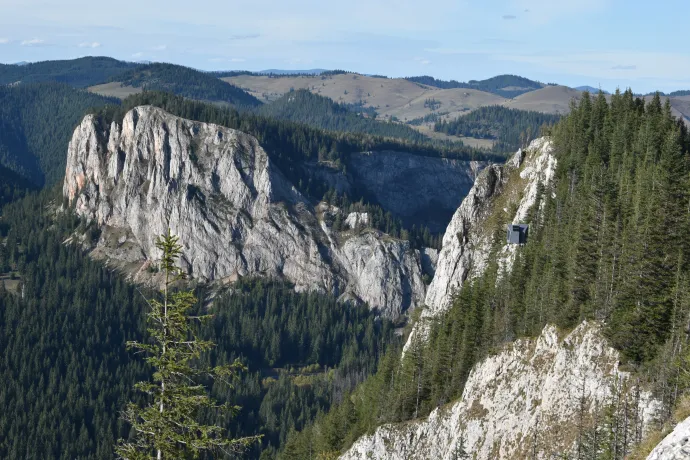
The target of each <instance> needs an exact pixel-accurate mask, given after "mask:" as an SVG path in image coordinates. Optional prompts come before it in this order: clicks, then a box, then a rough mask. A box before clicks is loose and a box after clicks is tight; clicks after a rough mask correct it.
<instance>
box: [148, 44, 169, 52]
mask: <svg viewBox="0 0 690 460" xmlns="http://www.w3.org/2000/svg"><path fill="white" fill-rule="evenodd" d="M167 48H168V45H158V46H154V47H153V48H151V49H152V50H153V51H165V50H166V49H167Z"/></svg>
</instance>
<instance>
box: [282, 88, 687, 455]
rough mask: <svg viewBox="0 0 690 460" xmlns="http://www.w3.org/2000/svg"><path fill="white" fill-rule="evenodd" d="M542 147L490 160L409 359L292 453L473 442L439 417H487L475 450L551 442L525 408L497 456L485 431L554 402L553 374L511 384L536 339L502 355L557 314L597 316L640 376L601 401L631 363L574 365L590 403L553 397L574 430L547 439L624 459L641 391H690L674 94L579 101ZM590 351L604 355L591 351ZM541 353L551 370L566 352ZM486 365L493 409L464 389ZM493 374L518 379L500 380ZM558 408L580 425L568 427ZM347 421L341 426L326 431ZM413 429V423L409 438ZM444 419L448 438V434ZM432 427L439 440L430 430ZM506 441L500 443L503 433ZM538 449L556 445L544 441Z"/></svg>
mask: <svg viewBox="0 0 690 460" xmlns="http://www.w3.org/2000/svg"><path fill="white" fill-rule="evenodd" d="M537 144H538V145H539V147H538V149H537V151H541V153H540V154H538V155H535V154H534V152H529V151H528V152H527V153H526V154H524V153H523V152H519V153H518V154H516V157H515V158H514V159H513V160H511V162H509V163H508V164H507V165H506V166H505V167H497V166H491V167H488V168H487V169H486V170H485V171H484V172H482V173H481V174H480V176H479V178H478V179H477V182H476V184H475V188H474V190H473V191H471V192H470V194H469V195H468V196H467V197H466V199H465V200H464V201H463V204H462V205H461V207H460V209H459V210H458V213H456V216H455V218H454V219H453V221H452V223H451V224H450V225H449V227H448V228H447V231H446V234H445V236H444V241H443V248H442V250H441V254H440V255H439V260H438V265H437V267H436V272H435V275H434V280H433V281H432V284H431V286H430V287H429V289H428V294H427V299H426V302H425V303H426V304H427V305H429V306H430V308H429V309H427V310H423V311H422V313H421V316H422V317H423V320H422V321H421V322H419V323H417V324H418V326H417V327H416V328H415V329H413V331H412V333H411V334H410V336H409V339H408V343H407V346H406V348H405V352H404V354H403V356H402V359H401V357H400V355H395V356H392V357H389V358H387V360H385V361H384V364H383V365H382V367H381V368H380V370H379V371H378V373H377V374H376V375H375V376H373V377H371V378H369V379H367V381H365V382H364V383H363V384H362V385H361V386H359V387H358V388H357V389H356V390H355V391H353V392H352V394H351V395H350V398H349V399H347V400H346V401H344V402H343V403H342V404H341V405H339V406H338V408H336V409H333V410H331V412H329V414H328V415H326V416H325V417H324V418H323V419H321V420H319V421H317V422H316V423H315V424H314V425H313V426H311V427H308V428H306V429H305V430H304V431H303V432H302V433H301V434H299V435H297V436H294V437H292V438H291V440H290V441H289V442H288V444H287V445H286V448H285V454H284V458H300V457H299V454H300V453H301V454H304V452H305V451H304V450H303V449H304V447H305V446H306V447H308V446H318V450H319V452H322V453H327V454H334V453H335V454H340V453H343V452H345V451H346V450H347V449H348V448H349V447H351V443H352V442H353V440H355V439H357V438H358V437H360V436H365V437H364V438H362V439H363V441H362V443H363V444H364V445H369V446H372V444H371V443H370V442H369V441H372V442H373V443H374V444H376V445H375V446H373V447H375V450H374V452H372V455H376V453H377V452H379V453H381V455H384V454H383V453H385V455H386V456H385V457H384V458H405V456H406V455H407V453H409V452H412V455H420V452H418V451H415V450H410V449H415V448H416V447H415V446H416V445H419V446H420V447H421V448H422V449H426V450H423V451H421V456H422V458H423V457H424V456H426V455H429V456H431V457H434V456H435V454H438V455H444V456H448V455H450V454H451V448H452V447H453V446H454V445H455V443H457V441H458V439H457V438H455V439H454V438H453V436H454V435H455V433H456V432H455V431H452V430H449V429H447V428H444V427H443V426H442V423H437V421H438V420H441V421H444V420H445V421H448V422H449V423H451V424H452V423H458V425H457V426H460V427H461V425H462V423H463V422H464V423H467V422H466V420H467V418H468V417H469V418H471V419H473V420H477V422H476V425H475V427H476V426H480V425H482V426H484V428H482V429H481V430H479V432H478V434H477V433H475V434H473V435H472V436H473V438H472V439H473V441H471V442H473V448H475V449H477V452H469V453H470V455H472V454H473V453H477V454H478V455H479V454H481V455H480V457H479V458H514V457H513V454H516V455H517V456H518V457H520V455H519V451H518V450H516V449H519V448H520V446H523V445H525V444H526V445H531V446H535V445H536V446H538V448H539V449H541V448H542V445H541V444H539V443H536V442H534V441H533V440H528V439H523V438H522V437H521V434H522V433H521V430H520V428H521V427H522V425H524V428H526V429H527V430H530V429H533V427H535V426H536V425H533V424H532V423H533V422H534V420H532V421H529V420H525V419H524V418H523V419H521V421H520V422H518V424H519V425H521V426H518V427H516V425H515V424H510V426H507V427H505V428H506V430H508V431H506V432H507V433H509V434H510V436H511V437H512V436H513V434H514V435H515V436H516V437H515V438H514V439H515V442H513V443H507V444H505V445H500V444H499V445H498V446H497V451H495V452H493V451H491V450H489V451H487V450H486V449H487V448H488V449H491V446H488V447H487V446H484V445H482V444H481V443H479V444H477V440H481V439H484V438H486V437H487V436H488V433H489V432H490V430H492V424H491V421H493V420H496V421H497V423H499V422H500V423H502V422H503V421H506V422H508V421H509V420H511V419H512V417H513V415H511V414H510V413H511V411H515V412H514V414H518V413H520V414H524V413H525V411H527V410H533V409H532V408H530V407H525V406H524V405H523V404H527V403H528V402H530V401H532V402H533V403H534V404H532V406H533V407H535V408H537V407H538V406H540V405H542V404H544V401H540V400H539V397H538V396H536V395H539V393H540V391H541V389H542V388H543V387H549V386H550V385H551V383H552V382H550V381H549V378H550V377H545V378H546V380H544V379H536V380H534V381H532V383H530V384H529V385H528V387H527V388H525V390H524V395H523V394H519V395H517V396H516V395H515V394H513V393H511V390H512V389H513V388H515V387H517V388H519V381H520V380H519V379H520V378H519V374H520V373H521V372H522V371H520V372H518V376H516V378H517V380H512V379H508V381H506V382H504V381H503V376H504V374H506V373H508V374H510V373H511V371H512V370H519V369H520V366H522V364H524V360H523V359H522V357H521V355H522V351H515V352H513V353H514V355H511V352H509V353H508V355H511V356H514V359H515V360H516V362H515V366H513V365H510V366H509V365H508V364H507V363H506V365H499V366H497V367H494V366H493V364H492V363H494V362H495V361H494V359H495V358H496V356H498V360H499V361H502V360H503V357H502V356H504V355H502V354H501V353H500V350H504V349H506V348H505V347H506V346H508V347H510V345H509V344H511V343H514V342H515V341H516V340H518V342H517V344H524V343H525V341H524V340H523V339H521V338H524V337H535V336H537V335H539V334H540V333H541V332H542V331H544V327H545V326H547V325H554V326H556V327H557V328H558V330H559V331H563V332H564V333H568V331H576V332H577V331H578V329H579V327H580V325H582V323H583V321H587V322H592V321H594V322H595V324H597V326H596V327H597V328H598V329H600V331H601V333H603V337H605V339H606V343H607V345H606V346H607V347H609V346H610V347H611V348H613V349H615V350H617V354H618V355H617V356H619V357H620V358H616V359H615V360H614V362H618V361H620V363H618V364H619V365H621V363H622V364H623V365H625V368H623V367H621V369H620V370H621V371H623V369H625V371H626V372H625V374H621V375H620V376H621V377H623V376H625V375H630V376H631V377H632V379H629V380H619V383H618V384H617V385H618V386H617V387H615V389H612V391H611V393H609V394H610V395H611V396H612V397H610V398H608V401H607V402H606V403H605V404H599V405H597V404H592V403H593V400H591V399H590V397H591V394H590V392H589V389H588V388H589V387H588V386H589V385H591V384H595V385H596V386H598V387H599V388H606V387H608V386H609V383H607V382H611V380H610V378H612V377H613V378H614V381H615V377H616V374H617V373H616V372H612V373H609V372H611V371H612V370H615V369H611V367H610V366H607V365H604V366H603V368H601V369H599V368H597V370H598V371H602V372H603V374H601V375H608V377H606V378H605V379H604V380H598V379H599V378H598V377H597V378H596V380H597V382H596V383H595V382H590V381H589V377H591V375H588V374H586V373H585V371H584V370H580V371H578V372H577V373H575V374H571V369H572V368H579V366H570V365H567V366H563V367H561V368H560V369H561V371H560V372H561V373H560V374H559V377H558V379H557V380H559V381H564V379H565V381H567V382H568V385H573V386H574V385H577V383H576V382H578V381H579V380H580V379H581V378H583V376H586V378H584V379H583V381H580V385H582V386H580V387H579V388H580V391H581V393H580V398H581V399H580V400H581V401H582V404H581V405H578V404H573V402H574V401H576V400H575V399H571V400H570V402H567V403H564V405H563V407H562V409H564V410H565V409H567V413H560V412H559V411H560V410H561V407H559V406H558V405H557V406H554V410H555V411H556V412H555V414H559V415H558V417H556V418H555V420H556V421H554V422H553V423H552V419H553V417H552V415H553V413H552V414H550V415H549V414H548V413H547V414H544V415H545V417H544V418H540V419H539V425H538V426H539V428H538V430H539V431H541V432H542V433H545V434H546V435H547V439H548V436H550V435H559V433H560V434H562V435H567V436H569V440H568V439H567V438H566V437H562V438H561V439H560V440H559V439H554V440H550V441H548V442H547V443H546V444H545V446H546V447H549V448H550V449H551V448H552V449H553V450H556V451H557V453H559V454H560V455H568V456H573V455H576V456H579V457H580V458H582V456H583V452H584V453H585V454H584V456H585V458H597V456H598V455H599V454H601V453H605V452H609V453H611V452H615V455H613V454H612V457H611V458H616V459H622V458H624V457H625V456H626V455H628V454H630V453H631V451H632V450H633V448H634V446H635V445H636V444H637V443H639V442H640V441H641V440H642V437H643V433H644V431H645V430H643V429H642V427H643V426H644V424H643V423H641V422H640V417H641V414H643V413H645V410H647V409H645V408H644V407H642V406H637V405H635V404H633V405H631V404H630V403H628V402H623V401H626V400H627V401H629V399H627V398H628V397H630V398H632V400H633V401H642V399H643V398H641V397H638V395H642V394H643V392H645V391H646V392H651V393H653V394H654V395H655V398H656V399H657V400H658V404H655V405H656V406H657V407H658V408H660V410H658V411H657V414H656V415H658V416H659V417H661V418H662V421H663V419H664V418H665V417H667V416H668V414H670V413H672V411H673V410H672V409H673V407H674V405H675V404H676V402H677V401H678V398H680V397H681V396H682V395H683V394H686V393H687V392H689V391H690V382H688V381H687V380H686V379H685V378H682V377H680V375H681V374H683V373H684V372H685V366H686V363H687V362H688V360H689V359H690V354H688V351H687V350H688V338H687V334H686V331H685V329H686V328H685V325H686V322H685V321H686V318H687V317H688V315H689V314H690V283H689V281H688V280H690V276H689V275H688V274H689V273H690V263H689V262H688V259H687V256H686V254H689V253H690V252H689V250H688V248H687V245H688V241H689V240H690V239H689V238H688V228H690V225H689V223H688V219H689V218H690V216H689V215H688V214H687V213H686V212H685V211H684V210H685V209H686V205H687V202H688V197H690V188H689V186H688V182H687V177H688V168H689V165H690V164H689V163H688V162H687V158H688V155H689V154H690V134H689V133H688V130H687V128H686V127H685V124H684V123H683V122H682V121H681V120H677V119H674V118H673V116H672V112H671V106H670V104H667V105H664V104H662V101H661V99H660V98H659V97H654V98H652V100H651V101H650V102H649V103H647V104H645V103H644V102H643V101H642V100H641V99H636V98H635V97H634V96H633V94H632V92H631V91H627V92H625V93H623V94H615V95H612V96H611V100H610V103H609V102H607V98H606V97H605V96H604V95H599V96H597V97H596V98H591V97H590V96H589V95H588V94H586V93H584V94H583V96H582V99H581V101H580V103H579V104H578V105H576V106H575V107H574V110H573V112H571V113H570V115H568V116H567V117H565V118H564V119H562V120H561V121H560V122H559V123H558V124H557V125H556V126H555V127H554V128H553V130H552V137H551V138H549V139H541V140H539V141H538V142H537ZM535 147H536V146H535ZM523 158H524V160H523ZM510 223H521V224H529V236H528V238H527V242H526V244H524V245H520V246H518V245H514V244H507V242H506V226H507V225H508V224H510ZM576 332H573V334H574V333H576ZM601 333H598V335H599V337H600V340H598V342H599V343H600V344H601V343H603V338H601V336H602V334H601ZM547 335H552V334H547ZM552 337H553V335H552ZM548 341H549V342H551V343H552V344H553V346H551V347H549V348H551V349H555V347H560V345H557V343H558V341H554V340H551V339H549V340H548ZM516 346H517V345H516ZM564 348H565V349H566V353H565V354H566V355H570V352H571V351H572V350H573V349H574V348H573V346H572V343H571V344H567V346H565V347H564ZM594 349H595V350H601V349H602V348H601V347H600V346H595V347H594ZM509 350H510V348H509ZM578 353H579V352H578ZM528 356H529V355H528ZM570 358H573V359H576V360H578V359H579V358H578V357H577V355H575V356H570ZM556 361H558V360H556ZM583 363H586V364H585V366H589V367H591V363H589V361H588V359H587V358H585V359H584V360H583ZM535 364H536V367H538V368H541V367H542V366H546V367H549V366H551V361H550V360H546V361H543V360H536V362H535ZM485 365H486V366H488V367H487V368H486V369H489V371H488V372H487V373H486V375H485V380H482V382H483V383H482V384H481V385H475V384H473V386H472V388H479V389H480V390H478V391H481V394H482V395H483V394H484V393H486V394H487V396H488V397H487V399H486V400H485V401H484V400H483V401H481V406H480V405H474V404H470V403H471V401H469V400H468V401H463V399H462V398H463V391H464V388H467V387H466V385H468V384H470V383H472V382H473V380H471V379H472V378H473V376H476V375H477V374H476V373H477V372H480V371H479V370H481V369H485V368H484V366H485ZM523 369H524V368H523ZM536 371H537V370H535V372H536ZM526 372H527V374H530V373H531V371H526ZM626 382H627V383H626ZM494 385H497V386H498V388H503V389H502V390H501V391H496V392H494ZM563 385H566V384H565V383H563ZM583 387H584V388H585V389H584V395H583V393H582V391H583V390H582V388H583ZM572 388H573V387H571V390H570V393H571V394H572V393H573V391H572ZM575 388H577V387H575ZM631 390H632V392H630V391H631ZM477 394H479V393H477ZM625 394H627V395H628V396H626V398H625V399H624V398H622V396H623V395H625ZM545 396H547V395H545ZM532 398H534V399H532ZM474 400H475V401H476V400H477V399H476V398H475V399H474ZM504 402H508V404H507V406H503V407H504V408H506V409H507V412H506V411H505V410H502V412H500V413H499V414H497V415H496V418H494V415H491V410H490V408H491V407H502V404H503V403H504ZM449 403H452V404H453V406H452V407H453V408H454V409H453V410H455V408H460V407H466V408H469V410H465V409H463V410H462V411H459V412H457V411H456V412H455V413H454V414H455V415H453V416H451V417H450V418H448V416H447V415H444V412H443V411H437V412H434V411H435V410H436V409H437V408H438V407H442V406H445V405H447V404H449ZM473 406H474V407H473ZM582 407H587V410H586V411H585V410H583V409H579V408H582ZM650 407H651V406H650ZM537 410H538V409H537ZM487 411H488V412H487ZM584 412H586V414H587V415H584ZM431 413H434V414H436V415H434V416H433V418H432V419H430V420H429V421H428V422H427V421H425V420H424V419H423V418H422V417H425V416H426V415H428V414H431ZM445 414H447V413H445ZM463 414H466V415H467V416H468V417H465V416H464V415H463ZM440 417H443V418H442V419H441V418H440ZM453 417H455V418H453ZM486 417H488V420H489V422H488V423H486ZM453 420H455V422H454V421H453ZM559 420H566V421H570V422H568V423H571V424H569V425H566V426H565V432H564V431H563V430H562V427H563V426H564V425H563V423H562V422H561V421H559ZM458 421H459V422H458ZM578 421H579V422H578ZM631 421H632V423H631ZM390 422H395V423H396V425H394V426H393V428H392V429H390V430H389V428H384V429H382V430H381V432H380V433H379V434H380V436H378V437H377V438H375V439H372V438H367V437H366V436H367V433H369V434H371V433H372V432H374V430H375V428H376V427H377V426H380V425H382V424H386V423H390ZM399 422H405V423H404V424H398V423H399ZM573 422H574V424H573ZM535 423H536V422H535ZM645 423H646V422H645ZM531 427H532V428H531ZM451 428H452V427H451ZM461 429H463V430H464V428H462V427H461ZM487 430H489V431H487ZM573 430H575V434H576V436H574V437H573V436H572V431H573ZM334 431H335V432H336V433H338V435H337V436H332V437H329V436H328V435H324V434H327V433H333V432H334ZM398 431H402V432H403V433H404V434H405V435H404V436H402V437H400V438H397V437H396V436H397V434H396V433H397V432H398ZM437 431H440V432H441V433H447V434H448V435H449V436H448V437H444V436H440V437H434V436H435V435H436V432H437ZM467 433H468V432H466V434H467ZM417 434H420V435H424V434H427V435H428V436H429V437H431V440H430V441H427V440H424V439H421V436H420V439H418V438H415V436H416V435H417ZM494 439H495V440H497V442H499V443H500V440H499V439H498V435H497V437H496V438H494ZM396 440H400V444H399V447H400V448H399V449H397V448H396V444H395V443H394V441H396ZM573 440H575V442H572V441H573ZM465 441H466V442H470V440H469V439H465ZM530 441H531V442H530ZM355 445H357V444H355ZM499 447H500V450H499ZM503 447H505V448H506V449H503ZM362 452H363V453H364V454H366V453H367V449H364V450H360V453H362ZM487 452H489V453H488V454H487ZM455 453H457V452H455ZM537 454H538V455H537V458H546V457H547V453H546V452H544V451H537ZM532 455H534V452H532ZM450 458H453V457H452V456H451V457H450Z"/></svg>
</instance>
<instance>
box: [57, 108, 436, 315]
mask: <svg viewBox="0 0 690 460" xmlns="http://www.w3.org/2000/svg"><path fill="white" fill-rule="evenodd" d="M63 193H64V196H65V197H67V198H68V199H69V201H70V203H76V211H77V213H78V214H79V215H82V216H84V217H86V218H87V219H89V220H92V221H95V222H96V223H97V224H98V225H99V226H100V227H101V229H102V230H103V231H102V235H101V237H100V239H99V241H98V242H97V245H96V248H95V250H94V252H93V254H94V255H95V256H99V257H103V258H106V259H108V260H110V261H112V262H116V263H118V264H119V265H120V266H122V267H124V268H126V269H127V270H128V271H130V272H132V273H135V275H134V276H135V278H136V279H143V278H145V277H146V271H145V270H144V268H146V267H147V266H148V264H150V262H151V261H152V260H156V259H157V258H158V257H160V254H159V253H158V250H157V249H156V248H155V245H154V240H155V235H159V234H161V233H164V232H165V231H167V229H168V228H170V229H171V231H172V233H173V234H175V235H178V236H179V237H180V239H181V241H182V242H183V244H184V249H183V257H182V260H181V263H182V264H183V267H184V268H185V269H186V270H187V271H188V272H189V273H190V274H191V275H192V276H193V277H195V278H197V279H200V280H203V281H211V280H222V281H232V280H235V279H237V278H239V277H244V276H266V277H273V278H278V279H285V280H288V281H290V282H292V283H294V284H295V287H296V289H297V290H317V291H322V292H330V293H333V294H335V295H338V296H345V297H351V298H356V299H360V300H362V301H364V302H368V303H369V305H370V306H371V307H373V308H378V309H380V310H381V311H382V312H383V313H384V314H386V315H389V316H397V315H398V314H400V313H401V312H404V311H405V310H407V309H410V308H414V307H416V306H417V305H418V304H420V303H421V302H422V301H423V299H424V294H425V287H424V284H423V282H422V271H421V265H420V256H419V253H418V252H417V251H414V250H412V249H411V248H410V247H409V243H407V242H405V241H400V240H395V239H393V238H391V237H389V236H387V235H383V234H381V233H380V232H373V231H372V232H363V233H362V234H360V235H356V236H353V235H340V236H339V237H338V238H335V237H333V236H332V235H330V231H329V229H328V227H327V225H326V224H325V223H324V222H323V221H322V220H320V219H319V218H318V217H317V214H316V213H315V211H314V209H313V208H312V207H311V205H310V204H309V202H308V201H307V200H306V199H305V198H304V197H303V196H302V195H301V194H300V193H299V192H298V191H297V190H296V189H295V188H294V187H293V186H292V184H290V183H289V182H288V181H287V180H286V179H285V177H284V176H283V175H282V173H281V172H280V171H279V170H278V169H277V168H275V167H274V166H273V165H272V163H271V161H270V160H269V158H268V156H267V155H266V152H265V151H264V150H263V149H262V148H261V146H260V145H259V144H258V142H257V140H256V139H255V138H254V137H252V136H249V135H247V134H244V133H242V132H239V131H236V130H232V129H228V128H224V127H220V126H217V125H213V124H205V123H198V122H194V121H190V120H184V119H181V118H178V117H175V116H172V115H170V114H168V113H166V112H164V111H163V110H161V109H158V108H154V107H149V106H146V107H137V108H135V109H133V110H131V111H130V112H128V113H127V114H126V115H125V117H124V119H123V122H122V126H118V125H117V124H115V123H113V124H112V125H111V126H110V127H109V129H105V130H104V129H102V128H99V127H98V126H97V123H96V120H95V119H94V117H93V116H87V117H85V118H84V120H83V121H82V123H81V124H80V125H79V127H77V129H76V130H75V132H74V135H73V137H72V141H71V142H70V145H69V150H68V158H67V169H66V177H65V182H64V186H63Z"/></svg>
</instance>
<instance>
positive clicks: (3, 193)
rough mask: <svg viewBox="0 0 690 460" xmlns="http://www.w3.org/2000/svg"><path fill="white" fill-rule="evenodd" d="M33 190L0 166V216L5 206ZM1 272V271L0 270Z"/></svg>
mask: <svg viewBox="0 0 690 460" xmlns="http://www.w3.org/2000/svg"><path fill="white" fill-rule="evenodd" d="M35 189H36V186H35V185H34V184H32V183H31V182H29V181H28V180H27V179H25V178H24V177H22V176H20V175H19V174H17V173H16V172H14V171H12V170H11V169H8V168H5V167H4V166H0V216H2V207H3V206H4V205H5V204H7V203H12V202H13V201H17V200H19V199H20V198H23V197H24V196H26V194H27V193H28V192H30V191H33V190H35ZM1 272H2V269H0V273H1Z"/></svg>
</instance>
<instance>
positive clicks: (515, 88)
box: [405, 75, 544, 98]
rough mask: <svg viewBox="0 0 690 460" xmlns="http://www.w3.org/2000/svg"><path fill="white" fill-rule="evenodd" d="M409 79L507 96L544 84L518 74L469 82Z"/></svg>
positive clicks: (513, 95) (443, 87) (436, 85)
mask: <svg viewBox="0 0 690 460" xmlns="http://www.w3.org/2000/svg"><path fill="white" fill-rule="evenodd" d="M405 79H406V80H408V81H411V82H414V83H419V84H422V85H427V86H433V87H435V88H441V89H453V88H469V89H476V90H479V91H486V92H488V93H493V94H497V95H499V96H503V97H506V98H514V97H517V96H519V95H520V94H524V93H527V92H529V91H534V90H535V89H539V88H542V87H543V86H544V85H543V84H542V83H539V82H537V81H533V80H530V79H528V78H524V77H520V76H517V75H498V76H496V77H492V78H488V79H486V80H470V81H468V82H467V83H464V82H459V81H456V80H450V81H446V80H438V79H436V78H434V77H430V76H428V75H422V76H419V77H406V78H405Z"/></svg>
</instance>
